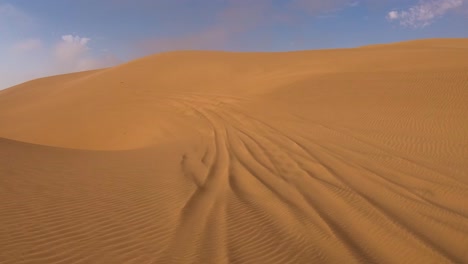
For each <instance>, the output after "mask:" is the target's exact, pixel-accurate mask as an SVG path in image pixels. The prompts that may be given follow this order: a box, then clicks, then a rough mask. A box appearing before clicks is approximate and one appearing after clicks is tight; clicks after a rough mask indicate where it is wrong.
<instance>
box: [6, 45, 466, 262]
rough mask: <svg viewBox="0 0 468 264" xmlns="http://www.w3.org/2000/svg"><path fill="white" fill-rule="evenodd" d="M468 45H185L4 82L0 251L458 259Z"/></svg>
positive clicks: (166, 258) (22, 256) (19, 257)
mask: <svg viewBox="0 0 468 264" xmlns="http://www.w3.org/2000/svg"><path fill="white" fill-rule="evenodd" d="M467 57H468V42H467V40H464V39H437V40H421V41H413V42H407V43H394V44H389V45H376V46H369V47H362V48H355V49H340V50H321V51H298V52H285V53H230V52H208V51H181V52H170V53H163V54H157V55H154V56H149V57H146V58H142V59H139V60H136V61H133V62H130V63H127V64H123V65H120V66H118V67H114V68H109V69H103V70H98V71H89V72H83V73H74V74H68V75H62V76H54V77H48V78H43V79H39V80H34V81H31V82H28V83H25V84H21V85H18V86H16V87H12V88H10V89H7V90H3V91H0V212H1V214H0V263H467V262H468V206H467V204H468V162H467V161H468V61H467V60H464V59H463V58H467Z"/></svg>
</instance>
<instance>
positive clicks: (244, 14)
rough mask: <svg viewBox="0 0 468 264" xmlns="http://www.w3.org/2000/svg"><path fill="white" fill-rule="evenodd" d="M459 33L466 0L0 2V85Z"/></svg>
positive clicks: (467, 20)
mask: <svg viewBox="0 0 468 264" xmlns="http://www.w3.org/2000/svg"><path fill="white" fill-rule="evenodd" d="M444 37H450V38H464V37H465V38H466V37H468V0H98V1H96V0H41V1H33V0H0V89H4V88H7V87H10V86H13V85H16V84H19V83H22V82H25V81H28V80H31V79H35V78H39V77H43V76H50V75H57V74H63V73H68V72H76V71H83V70H91V69H97V68H103V67H111V66H114V65H118V64H121V63H124V62H127V61H130V60H133V59H137V58H139V57H143V56H146V55H150V54H154V53H159V52H165V51H170V50H180V49H184V50H187V49H197V50H199V49H207V50H228V51H289V50H308V49H328V48H349V47H357V46H362V45H368V44H376V43H388V42H398V41H404V40H410V39H420V38H444Z"/></svg>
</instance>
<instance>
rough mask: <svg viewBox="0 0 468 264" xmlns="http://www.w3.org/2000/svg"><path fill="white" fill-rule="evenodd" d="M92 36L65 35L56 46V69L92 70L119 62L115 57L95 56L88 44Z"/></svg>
mask: <svg viewBox="0 0 468 264" xmlns="http://www.w3.org/2000/svg"><path fill="white" fill-rule="evenodd" d="M90 41H91V39H90V38H85V37H80V36H73V35H63V36H62V38H61V40H60V41H59V42H58V43H57V44H56V45H55V47H54V52H53V53H54V57H55V61H56V64H57V66H56V69H57V70H60V71H61V72H73V71H84V70H92V69H97V68H103V67H108V66H111V65H114V64H115V63H117V60H116V59H115V57H113V56H110V55H106V56H94V55H93V54H92V53H91V49H90V47H89V46H88V44H89V43H90Z"/></svg>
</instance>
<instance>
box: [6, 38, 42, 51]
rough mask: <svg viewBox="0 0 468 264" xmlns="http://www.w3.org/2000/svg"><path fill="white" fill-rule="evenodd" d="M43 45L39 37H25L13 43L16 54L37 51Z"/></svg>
mask: <svg viewBox="0 0 468 264" xmlns="http://www.w3.org/2000/svg"><path fill="white" fill-rule="evenodd" d="M41 47H42V41H41V40H40V39H37V38H31V39H25V40H23V41H20V42H17V43H15V44H14V45H13V47H12V51H13V52H14V53H16V54H24V53H28V52H31V51H36V50H38V49H40V48H41Z"/></svg>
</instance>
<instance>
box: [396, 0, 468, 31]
mask: <svg viewBox="0 0 468 264" xmlns="http://www.w3.org/2000/svg"><path fill="white" fill-rule="evenodd" d="M464 1H465V0H420V1H419V3H418V4H417V5H415V6H412V7H410V8H409V9H408V10H403V11H396V10H393V11H390V12H389V13H388V14H387V19H388V20H389V21H399V23H400V25H402V26H404V27H412V28H422V27H426V26H428V25H430V24H432V23H433V22H434V21H435V20H436V19H437V18H440V17H442V16H444V15H445V14H447V13H448V12H450V11H453V10H456V9H458V8H460V7H461V6H462V5H463V4H464Z"/></svg>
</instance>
